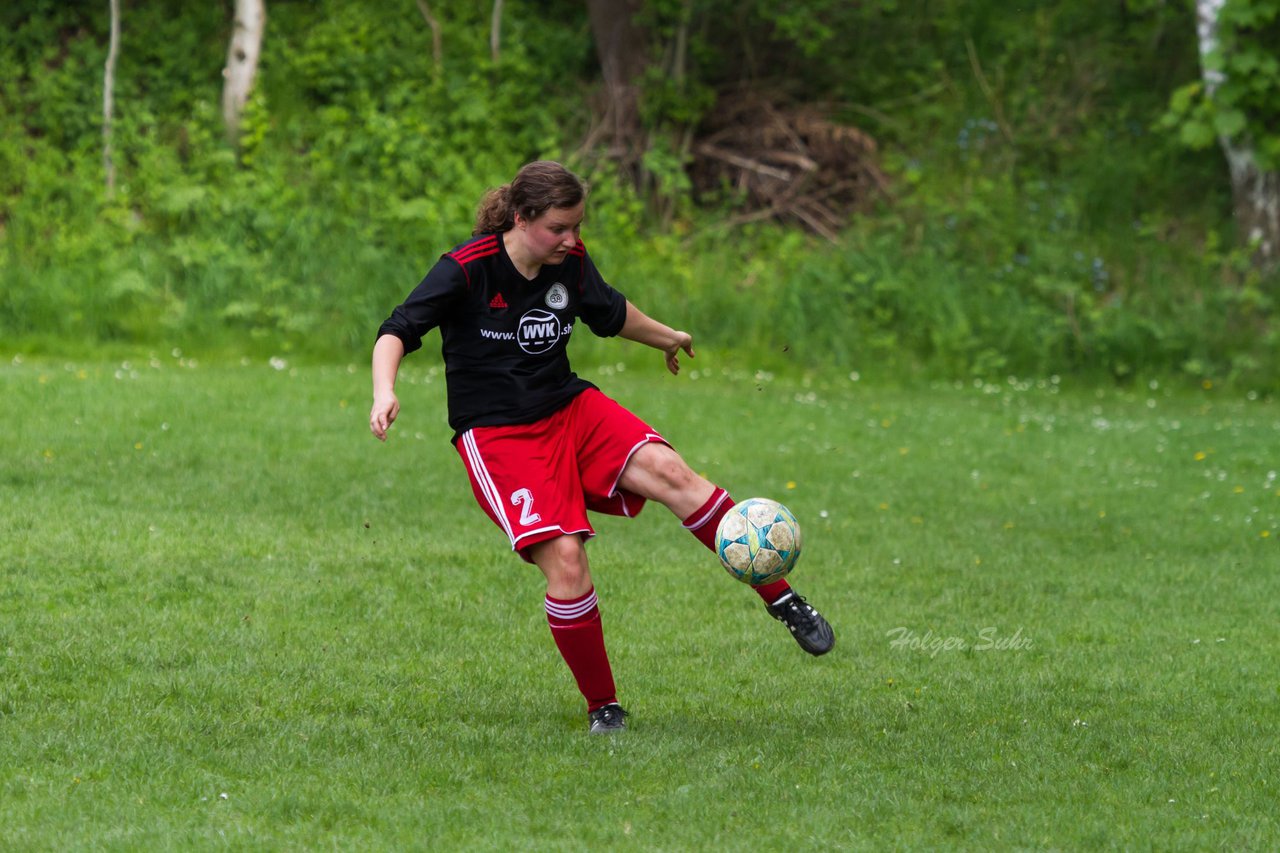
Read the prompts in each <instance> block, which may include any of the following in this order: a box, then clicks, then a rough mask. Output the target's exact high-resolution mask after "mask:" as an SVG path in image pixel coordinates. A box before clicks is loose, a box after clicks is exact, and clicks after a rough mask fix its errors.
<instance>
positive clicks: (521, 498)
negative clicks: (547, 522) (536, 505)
mask: <svg viewBox="0 0 1280 853" xmlns="http://www.w3.org/2000/svg"><path fill="white" fill-rule="evenodd" d="M511 505H512V506H518V507H520V524H521V525H522V526H524V527H528V526H529V525H530V524H537V523H538V522H539V521H541V520H542V516H540V515H538V514H537V513H536V512H534V511H533V492H531V491H529V490H528V489H517V490H516V491H514V492H512V493H511Z"/></svg>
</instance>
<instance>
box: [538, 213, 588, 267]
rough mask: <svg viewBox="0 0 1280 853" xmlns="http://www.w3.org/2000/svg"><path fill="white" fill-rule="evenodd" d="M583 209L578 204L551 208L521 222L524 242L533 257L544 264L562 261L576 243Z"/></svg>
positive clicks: (580, 228) (580, 229) (580, 227)
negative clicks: (536, 216) (523, 228)
mask: <svg viewBox="0 0 1280 853" xmlns="http://www.w3.org/2000/svg"><path fill="white" fill-rule="evenodd" d="M584 209H585V205H584V204H581V203H580V204H577V205H574V206H573V207H553V208H551V209H550V210H548V211H547V212H546V213H544V214H542V215H541V216H539V217H538V218H537V219H532V220H529V221H528V222H527V223H525V231H524V234H525V245H526V246H528V248H529V251H530V254H532V255H533V257H534V260H537V261H538V262H540V263H544V264H558V263H560V262H561V261H563V260H564V258H565V255H567V254H569V250H570V249H572V248H573V247H574V246H576V245H578V235H579V233H581V231H582V216H583V212H584Z"/></svg>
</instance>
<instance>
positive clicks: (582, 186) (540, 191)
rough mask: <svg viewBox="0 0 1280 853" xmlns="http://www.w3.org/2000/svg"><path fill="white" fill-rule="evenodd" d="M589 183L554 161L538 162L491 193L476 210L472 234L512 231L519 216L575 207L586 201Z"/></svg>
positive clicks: (528, 216) (523, 168)
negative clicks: (554, 208)
mask: <svg viewBox="0 0 1280 853" xmlns="http://www.w3.org/2000/svg"><path fill="white" fill-rule="evenodd" d="M587 192H588V188H587V184H586V182H584V181H583V180H582V179H581V178H579V177H578V176H577V175H575V174H574V173H573V172H570V171H569V170H568V169H566V168H565V167H564V166H562V165H561V164H559V163H557V162H555V161H554V160H536V161H534V162H532V163H528V164H526V165H525V166H523V167H522V168H521V169H520V171H519V172H516V176H515V178H514V179H513V180H512V181H511V183H509V184H503V185H502V186H500V187H498V188H497V189H492V190H489V191H488V192H487V193H485V195H484V198H482V199H481V200H480V206H479V208H477V210H476V225H475V228H474V229H473V230H472V232H471V233H472V235H473V236H475V235H479V234H494V233H499V232H503V231H510V230H511V229H512V228H514V227H515V225H516V214H517V213H519V214H520V215H521V216H523V217H524V218H525V219H537V218H538V217H539V216H541V215H542V214H544V213H546V212H547V211H548V210H551V209H552V208H553V207H556V208H560V207H573V206H574V205H577V204H578V203H580V202H582V201H585V200H586V198H587Z"/></svg>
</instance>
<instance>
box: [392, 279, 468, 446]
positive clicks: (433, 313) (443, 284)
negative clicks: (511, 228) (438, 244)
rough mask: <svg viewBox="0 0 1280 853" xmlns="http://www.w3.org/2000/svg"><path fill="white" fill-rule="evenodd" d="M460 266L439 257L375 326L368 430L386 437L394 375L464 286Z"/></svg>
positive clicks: (396, 406) (396, 409)
mask: <svg viewBox="0 0 1280 853" xmlns="http://www.w3.org/2000/svg"><path fill="white" fill-rule="evenodd" d="M467 284H468V281H467V278H466V273H465V271H464V270H463V269H462V265H461V264H460V263H459V262H458V261H456V260H454V259H452V258H450V257H447V256H446V257H443V258H441V259H440V260H439V261H438V262H437V263H436V265H435V266H434V267H432V268H431V271H430V272H428V273H427V276H426V278H424V279H423V280H422V282H421V283H419V285H418V286H417V287H415V288H414V289H413V292H412V293H410V294H409V297H408V298H407V299H405V301H404V302H403V303H401V304H400V305H398V306H396V309H395V310H394V311H392V312H391V316H390V317H388V318H387V319H386V320H385V321H384V322H383V323H382V325H381V326H380V327H379V328H378V339H377V341H376V342H375V343H374V345H373V408H372V409H370V410H369V430H370V431H371V432H372V433H373V434H374V435H375V436H376V437H377V438H378V439H379V440H380V441H386V440H387V430H388V429H390V428H391V425H392V424H393V423H395V420H396V418H397V417H398V416H399V414H400V401H399V400H398V399H396V375H397V374H398V373H399V372H400V362H401V361H402V360H403V359H404V357H405V355H406V354H407V353H411V352H414V351H415V350H417V349H419V348H420V347H421V346H422V336H423V335H425V334H426V333H427V331H428V330H429V329H432V328H434V327H435V326H437V325H438V324H439V323H440V321H441V319H442V318H443V317H444V316H445V315H446V314H448V312H449V310H450V308H451V307H452V306H453V305H454V304H455V303H456V302H457V301H458V300H459V299H460V298H461V297H462V295H463V294H464V293H465V292H466V289H467Z"/></svg>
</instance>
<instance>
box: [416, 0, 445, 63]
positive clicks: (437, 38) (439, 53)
mask: <svg viewBox="0 0 1280 853" xmlns="http://www.w3.org/2000/svg"><path fill="white" fill-rule="evenodd" d="M418 11H419V12H421V13H422V17H423V18H424V19H425V20H426V22H427V26H428V27H430V28H431V59H432V62H434V63H435V64H434V69H435V75H436V77H439V76H440V75H441V74H443V73H444V38H443V36H442V35H441V32H440V22H439V21H437V20H436V16H435V15H433V14H431V7H430V6H428V5H427V0H418Z"/></svg>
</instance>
